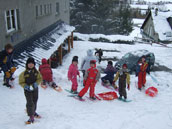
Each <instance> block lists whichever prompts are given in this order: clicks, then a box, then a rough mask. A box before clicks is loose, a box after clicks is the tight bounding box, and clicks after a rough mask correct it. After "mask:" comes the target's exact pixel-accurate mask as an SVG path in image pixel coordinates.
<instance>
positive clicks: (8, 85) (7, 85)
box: [3, 83, 13, 88]
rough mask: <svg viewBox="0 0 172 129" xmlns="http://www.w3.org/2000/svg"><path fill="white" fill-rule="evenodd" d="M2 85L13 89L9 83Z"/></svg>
mask: <svg viewBox="0 0 172 129" xmlns="http://www.w3.org/2000/svg"><path fill="white" fill-rule="evenodd" d="M3 85H4V86H6V87H9V88H13V87H12V85H10V84H9V83H4V84H3Z"/></svg>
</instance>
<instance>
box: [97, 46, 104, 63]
mask: <svg viewBox="0 0 172 129" xmlns="http://www.w3.org/2000/svg"><path fill="white" fill-rule="evenodd" d="M95 56H98V59H99V64H100V62H101V61H102V56H103V51H102V49H101V48H100V49H99V50H97V51H96V52H95Z"/></svg>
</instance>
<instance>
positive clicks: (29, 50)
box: [15, 22, 75, 66]
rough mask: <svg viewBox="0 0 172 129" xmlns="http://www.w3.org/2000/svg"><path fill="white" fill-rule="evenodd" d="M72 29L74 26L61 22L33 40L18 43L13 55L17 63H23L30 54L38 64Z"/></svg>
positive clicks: (56, 47) (50, 53) (55, 48)
mask: <svg viewBox="0 0 172 129" xmlns="http://www.w3.org/2000/svg"><path fill="white" fill-rule="evenodd" d="M74 30H75V27H72V26H70V25H68V24H66V23H64V22H61V23H60V24H59V25H58V26H56V27H55V28H54V29H53V30H51V31H49V32H48V33H46V34H44V35H42V36H41V37H39V38H36V39H35V40H34V41H33V40H29V41H27V42H25V43H24V44H23V45H22V44H20V45H19V47H18V48H17V50H16V55H15V57H16V60H17V62H18V64H20V65H22V64H25V62H26V60H27V58H28V57H30V56H32V57H34V58H35V60H36V62H37V63H38V64H40V62H41V59H42V58H46V59H48V58H49V57H50V56H51V55H52V54H53V52H54V51H56V50H57V49H58V47H59V46H60V45H61V44H62V43H64V40H65V39H66V38H68V36H70V35H71V32H73V31H74ZM22 66H23V65H22Z"/></svg>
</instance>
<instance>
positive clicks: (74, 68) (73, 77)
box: [68, 56, 80, 94]
mask: <svg viewBox="0 0 172 129" xmlns="http://www.w3.org/2000/svg"><path fill="white" fill-rule="evenodd" d="M77 76H79V77H80V73H79V70H78V56H74V57H73V59H72V64H71V65H70V66H69V70H68V80H69V81H71V82H72V88H71V93H73V94H78V92H77V88H78V82H77Z"/></svg>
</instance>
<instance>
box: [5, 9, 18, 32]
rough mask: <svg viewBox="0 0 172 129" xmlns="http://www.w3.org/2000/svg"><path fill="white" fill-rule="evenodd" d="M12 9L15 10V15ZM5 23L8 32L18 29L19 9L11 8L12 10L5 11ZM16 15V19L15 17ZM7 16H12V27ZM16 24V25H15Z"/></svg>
mask: <svg viewBox="0 0 172 129" xmlns="http://www.w3.org/2000/svg"><path fill="white" fill-rule="evenodd" d="M8 11H9V16H7V12H8ZM12 11H14V16H13V15H12ZM4 13H5V24H6V31H7V33H10V32H13V31H17V30H18V29H19V28H18V18H17V17H18V16H17V9H10V10H6V11H5V12H4ZM12 17H14V21H13V18H12ZM7 18H10V29H8V28H9V24H8V20H7ZM14 26H15V27H14Z"/></svg>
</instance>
